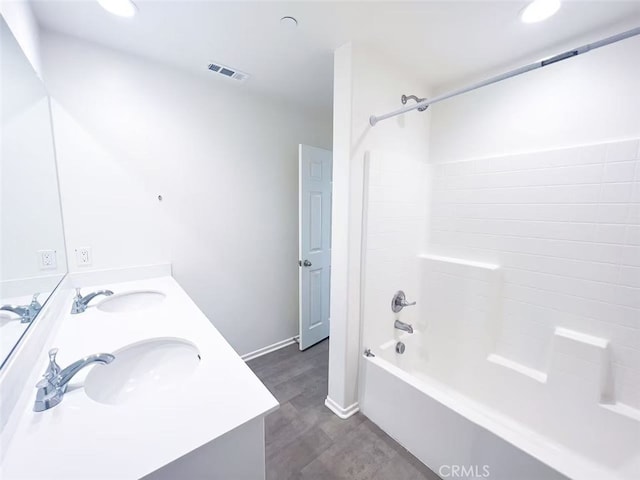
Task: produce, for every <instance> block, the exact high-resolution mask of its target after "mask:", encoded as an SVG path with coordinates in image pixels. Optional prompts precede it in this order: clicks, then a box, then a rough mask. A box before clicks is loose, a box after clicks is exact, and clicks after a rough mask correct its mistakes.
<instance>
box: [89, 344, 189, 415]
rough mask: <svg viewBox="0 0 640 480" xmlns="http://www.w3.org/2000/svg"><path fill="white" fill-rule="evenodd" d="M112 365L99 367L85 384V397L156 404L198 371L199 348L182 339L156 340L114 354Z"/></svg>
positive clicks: (116, 401)
mask: <svg viewBox="0 0 640 480" xmlns="http://www.w3.org/2000/svg"><path fill="white" fill-rule="evenodd" d="M113 355H115V357H116V358H115V360H114V361H113V362H111V363H110V364H109V365H96V366H95V367H93V368H92V369H91V371H90V372H89V373H88V374H87V377H86V379H85V381H84V390H85V392H86V394H87V395H88V396H89V397H90V398H91V399H93V400H95V401H96V402H99V403H106V404H110V405H117V404H122V403H132V402H141V401H142V402H149V403H151V404H152V403H153V402H154V401H155V399H157V398H161V397H163V396H165V395H167V394H168V393H170V392H171V391H172V390H178V389H179V388H180V386H181V384H182V383H183V382H184V380H185V379H186V378H188V377H189V375H190V374H192V373H193V371H194V370H195V369H196V368H197V366H198V364H199V362H200V355H199V352H198V349H197V348H196V346H195V345H194V344H193V343H191V342H189V341H187V340H183V339H180V338H154V339H150V340H144V341H142V342H138V343H133V344H131V345H127V346H126V347H124V348H121V349H119V350H116V351H115V352H113Z"/></svg>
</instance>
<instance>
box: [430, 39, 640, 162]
mask: <svg viewBox="0 0 640 480" xmlns="http://www.w3.org/2000/svg"><path fill="white" fill-rule="evenodd" d="M639 57H640V37H634V38H630V39H627V40H623V41H621V42H619V43H616V44H613V45H608V46H606V47H603V48H600V49H598V50H594V51H591V52H589V53H586V54H584V55H581V56H578V57H576V58H572V59H569V60H565V61H563V62H560V63H556V64H553V65H550V66H548V67H545V68H542V69H539V70H535V71H533V72H529V73H526V74H524V75H522V76H519V77H515V78H511V79H509V80H505V81H503V82H500V83H497V84H494V85H490V86H488V87H485V88H482V89H479V90H475V91H473V92H470V93H467V94H464V95H460V96H459V97H455V98H453V99H450V100H446V101H444V102H442V103H439V104H436V105H434V106H433V107H432V115H433V122H432V126H431V146H430V152H431V161H433V162H445V161H451V160H464V159H469V158H481V157H490V156H497V155H503V154H507V153H517V152H528V151H538V150H546V149H551V148H559V147H569V146H575V145H582V144H590V143H595V142H600V141H607V140H617V139H625V138H631V137H634V136H637V135H638V134H640V114H639V113H638V112H640V95H639V94H638V79H639V78H640V62H638V58H639Z"/></svg>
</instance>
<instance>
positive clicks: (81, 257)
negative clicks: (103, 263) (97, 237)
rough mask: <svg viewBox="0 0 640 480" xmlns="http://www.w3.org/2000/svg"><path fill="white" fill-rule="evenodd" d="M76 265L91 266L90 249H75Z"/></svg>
mask: <svg viewBox="0 0 640 480" xmlns="http://www.w3.org/2000/svg"><path fill="white" fill-rule="evenodd" d="M76 265H78V266H79V267H86V266H87V265H91V247H79V248H76Z"/></svg>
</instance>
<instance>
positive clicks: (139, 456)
mask: <svg viewBox="0 0 640 480" xmlns="http://www.w3.org/2000/svg"><path fill="white" fill-rule="evenodd" d="M155 270H156V271H157V270H158V268H155ZM137 271H138V272H140V271H143V272H144V269H142V270H140V269H138V270H137ZM164 271H165V272H164V273H166V275H163V276H159V277H155V278H146V279H144V280H137V281H128V282H121V283H104V284H96V285H89V286H86V287H84V286H83V288H82V291H83V292H87V293H88V292H91V291H94V290H100V289H105V288H106V289H109V290H112V291H113V292H114V293H115V294H114V295H112V296H110V297H106V296H105V297H96V298H95V299H94V300H93V301H92V302H90V303H89V305H88V307H87V309H86V311H84V312H83V313H80V314H71V313H70V312H71V306H72V303H73V296H74V295H75V292H74V291H73V289H72V288H66V289H63V291H61V292H60V294H61V296H62V297H63V298H61V299H59V300H60V301H59V303H60V305H61V306H62V308H65V307H66V308H65V310H64V311H63V312H62V315H61V318H60V319H59V320H58V325H57V326H56V327H54V329H53V331H52V332H51V333H50V334H49V340H48V341H46V342H45V344H46V345H47V348H45V349H43V351H42V352H41V354H40V355H38V358H37V361H35V362H34V363H33V369H32V371H31V372H25V374H28V380H27V381H26V382H25V385H24V389H25V390H26V392H25V395H23V398H22V401H20V402H18V403H17V404H16V407H15V408H14V410H13V412H12V415H11V416H12V418H13V419H14V422H13V426H12V429H13V433H12V435H11V438H10V439H9V442H8V445H7V448H5V452H4V458H3V461H2V478H4V479H7V480H9V479H14V478H47V479H73V478H77V479H87V478H91V479H98V478H104V479H114V478H118V479H125V478H132V479H133V478H142V477H145V476H148V478H153V479H163V478H167V479H169V478H177V476H180V477H182V478H220V479H228V478H233V479H237V480H240V479H259V478H264V474H265V472H264V468H265V466H264V430H263V419H264V416H265V415H267V414H268V413H270V412H271V411H273V410H275V409H276V408H277V407H278V402H277V401H276V399H275V398H274V397H273V396H272V395H271V393H269V391H268V390H267V389H266V387H265V386H264V385H263V384H262V383H261V382H260V380H259V379H258V378H257V377H256V376H255V375H254V374H253V372H251V370H250V369H249V368H248V367H247V366H246V364H245V362H244V361H243V360H242V359H241V358H240V357H239V356H238V355H237V354H236V353H235V351H234V350H233V349H232V348H231V346H230V345H229V344H228V343H227V342H226V341H225V340H224V338H223V337H222V335H220V333H218V331H217V330H216V329H215V328H214V327H213V326H212V325H211V322H209V320H208V319H207V318H206V317H205V316H204V314H203V313H202V312H201V311H200V310H199V309H198V308H197V307H196V305H195V304H194V303H193V302H192V301H191V299H190V298H189V296H188V295H187V294H186V293H185V292H184V291H183V290H182V288H181V287H180V286H179V285H178V284H177V282H176V281H175V280H174V279H173V278H172V277H171V276H170V275H169V267H168V266H166V267H164ZM68 281H69V282H72V279H68ZM72 286H75V285H72ZM49 347H56V348H58V353H57V358H56V360H57V362H58V363H59V365H60V367H62V368H64V367H66V366H67V365H68V364H70V363H72V362H74V361H76V360H78V359H80V358H82V357H86V356H88V355H91V354H96V353H110V354H112V355H114V356H115V360H113V361H112V362H111V363H109V364H107V365H100V364H95V365H90V366H88V367H87V368H85V369H83V370H82V371H80V372H79V373H78V374H76V375H75V376H74V377H73V379H72V380H71V381H70V382H69V384H68V389H67V391H66V393H65V394H64V396H63V398H62V400H61V401H60V403H59V404H58V405H56V406H54V407H51V408H49V409H47V410H44V411H41V412H34V411H33V406H34V402H35V396H36V390H37V389H36V388H35V384H36V383H37V382H38V380H39V379H40V378H41V376H42V374H43V373H44V371H45V369H46V367H47V363H48V357H47V352H48V348H49ZM3 440H4V439H3ZM34 458H37V459H38V461H37V462H34V461H33V459H34ZM177 472H179V474H178V473H177Z"/></svg>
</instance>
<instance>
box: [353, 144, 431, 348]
mask: <svg viewBox="0 0 640 480" xmlns="http://www.w3.org/2000/svg"><path fill="white" fill-rule="evenodd" d="M427 170H428V165H427V164H426V163H425V162H423V161H420V160H419V159H414V158H412V157H409V156H406V155H398V154H395V153H388V152H382V151H373V152H370V153H369V156H368V160H367V163H366V178H365V186H366V188H365V192H366V196H367V198H366V202H365V211H364V219H365V223H366V225H365V227H366V228H365V229H364V232H365V237H364V239H365V240H364V244H363V250H364V252H365V263H364V266H363V271H364V278H365V280H364V283H363V295H364V299H365V302H364V307H363V308H364V310H363V315H364V318H365V319H366V328H365V329H364V332H363V334H364V339H363V340H364V343H365V345H366V346H369V347H372V348H375V347H377V346H379V345H380V344H381V343H383V342H386V341H387V340H389V339H390V338H393V335H394V328H393V322H394V319H395V316H394V314H393V312H392V311H391V298H392V297H393V294H394V293H395V292H396V291H398V290H404V291H405V292H406V294H407V296H408V297H409V299H410V300H413V299H415V298H416V296H417V295H418V290H419V280H420V265H419V262H418V260H417V257H418V254H419V253H421V250H422V247H423V244H424V235H425V231H426V227H427V198H428V178H427ZM416 314H417V309H413V310H411V309H407V310H406V311H403V312H402V315H403V320H405V321H407V322H409V323H411V322H415V321H417V320H418V319H417V318H416V317H415V316H416Z"/></svg>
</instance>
